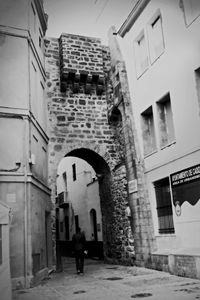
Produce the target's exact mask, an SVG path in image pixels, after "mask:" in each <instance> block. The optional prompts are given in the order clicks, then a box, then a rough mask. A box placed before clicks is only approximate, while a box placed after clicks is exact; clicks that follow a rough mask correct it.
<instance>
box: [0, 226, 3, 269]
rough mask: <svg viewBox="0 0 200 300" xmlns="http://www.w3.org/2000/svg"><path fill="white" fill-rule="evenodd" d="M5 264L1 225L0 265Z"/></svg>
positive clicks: (0, 228) (0, 227)
mask: <svg viewBox="0 0 200 300" xmlns="http://www.w3.org/2000/svg"><path fill="white" fill-rule="evenodd" d="M2 262H3V245H2V225H0V265H1V264H2Z"/></svg>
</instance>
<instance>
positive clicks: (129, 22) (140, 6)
mask: <svg viewBox="0 0 200 300" xmlns="http://www.w3.org/2000/svg"><path fill="white" fill-rule="evenodd" d="M150 1H151V0H138V1H137V2H136V4H135V6H134V7H133V9H132V10H131V12H130V14H129V15H128V17H127V18H126V20H125V21H124V23H123V24H122V25H121V27H120V28H119V30H118V32H117V34H119V35H120V36H121V37H124V36H125V34H126V33H127V32H128V31H129V30H130V29H131V27H132V26H133V24H134V23H135V21H136V20H137V18H138V17H139V16H140V14H141V13H142V11H143V10H144V8H145V7H146V6H147V4H148V3H149V2H150Z"/></svg>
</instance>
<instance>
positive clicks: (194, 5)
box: [183, 0, 200, 25]
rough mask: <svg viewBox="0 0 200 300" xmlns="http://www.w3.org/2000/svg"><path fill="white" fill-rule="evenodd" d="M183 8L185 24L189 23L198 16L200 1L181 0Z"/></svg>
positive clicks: (199, 14) (199, 13)
mask: <svg viewBox="0 0 200 300" xmlns="http://www.w3.org/2000/svg"><path fill="white" fill-rule="evenodd" d="M183 9H184V15H185V22H186V25H190V24H191V23H192V22H193V21H194V20H195V19H196V18H197V17H198V16H200V1H199V0H183Z"/></svg>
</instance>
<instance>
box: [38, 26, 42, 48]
mask: <svg viewBox="0 0 200 300" xmlns="http://www.w3.org/2000/svg"><path fill="white" fill-rule="evenodd" d="M42 37H43V34H42V31H41V29H40V28H39V46H40V48H42Z"/></svg>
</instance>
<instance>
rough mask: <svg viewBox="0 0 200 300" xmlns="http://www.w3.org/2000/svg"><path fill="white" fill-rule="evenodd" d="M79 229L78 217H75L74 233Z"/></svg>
mask: <svg viewBox="0 0 200 300" xmlns="http://www.w3.org/2000/svg"><path fill="white" fill-rule="evenodd" d="M78 228H79V219H78V215H76V216H75V229H76V232H77V230H78Z"/></svg>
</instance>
